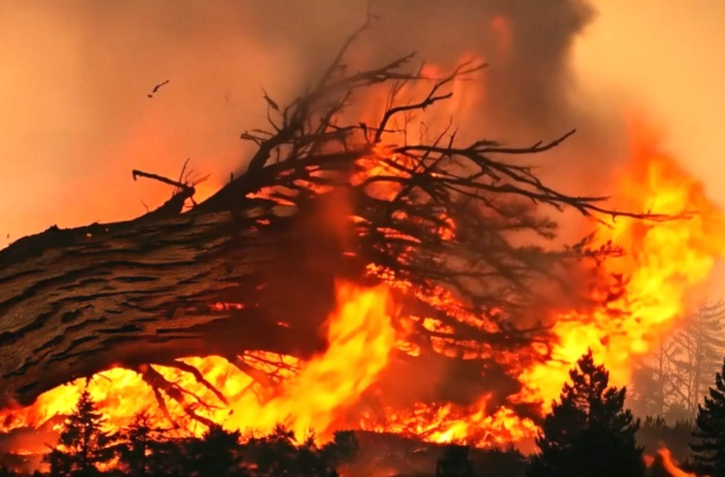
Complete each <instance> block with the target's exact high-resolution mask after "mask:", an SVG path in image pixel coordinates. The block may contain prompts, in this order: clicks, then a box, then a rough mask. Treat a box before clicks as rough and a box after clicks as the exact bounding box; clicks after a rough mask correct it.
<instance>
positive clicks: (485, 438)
mask: <svg viewBox="0 0 725 477" xmlns="http://www.w3.org/2000/svg"><path fill="white" fill-rule="evenodd" d="M488 400H489V396H484V397H483V398H482V399H481V400H479V402H478V403H476V404H475V406H473V409H471V408H465V407H461V406H454V405H452V404H444V405H425V404H423V403H416V405H415V406H414V408H413V409H412V410H409V411H405V412H400V411H396V410H394V409H388V410H387V411H386V422H384V423H380V422H377V421H376V420H375V419H374V418H371V417H368V416H366V417H365V418H364V419H363V421H362V422H361V427H362V428H363V429H366V430H371V431H376V432H392V433H396V434H402V435H409V436H413V437H418V438H423V439H425V440H428V441H431V442H437V443H456V442H464V443H466V444H468V445H473V446H476V447H487V448H490V447H500V446H503V445H506V444H509V443H512V442H519V441H521V440H523V439H526V438H529V437H531V436H533V435H535V434H536V432H537V431H538V427H537V426H536V424H535V423H534V422H533V421H532V420H531V419H528V418H523V419H522V418H520V417H519V416H517V415H516V413H515V412H514V411H513V410H512V409H509V408H507V407H501V408H499V409H498V410H496V412H494V413H490V412H488V410H487V403H488Z"/></svg>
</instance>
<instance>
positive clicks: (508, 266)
mask: <svg viewBox="0 0 725 477" xmlns="http://www.w3.org/2000/svg"><path fill="white" fill-rule="evenodd" d="M365 28H367V25H366V26H365V27H363V28H362V29H361V30H359V31H358V32H356V33H355V34H354V35H353V36H352V37H351V38H350V39H349V41H348V42H346V43H345V45H344V46H343V48H342V49H341V50H340V52H339V54H338V55H337V57H336V58H335V59H334V61H333V62H332V64H331V66H330V67H329V68H328V70H327V71H326V72H325V73H324V74H323V75H322V77H321V78H320V80H319V81H318V82H317V84H315V85H314V86H313V87H311V88H310V89H309V90H308V91H307V92H306V93H305V94H304V95H302V96H300V97H299V98H298V99H297V100H296V101H294V102H292V103H291V104H290V105H289V106H287V107H286V108H280V107H279V106H278V104H277V103H276V102H274V100H272V99H271V98H269V96H267V95H266V93H265V98H266V100H267V102H268V104H269V114H268V118H269V124H268V126H267V129H255V130H252V131H249V132H245V133H244V134H243V135H242V138H243V139H245V140H247V141H252V142H254V143H255V144H256V145H257V146H258V149H257V152H256V153H255V154H254V155H253V156H252V157H251V159H250V160H249V162H248V168H247V170H246V172H245V173H244V174H242V175H240V176H238V177H236V178H233V180H231V181H230V183H228V184H227V185H226V186H225V187H223V188H222V189H221V190H219V191H218V192H217V193H216V194H214V195H213V196H211V197H210V198H208V199H207V200H206V201H204V202H202V203H200V204H198V205H196V206H194V207H192V208H191V209H190V210H188V211H185V212H184V211H183V207H182V205H183V204H184V202H186V201H187V199H190V198H192V197H193V194H194V188H193V185H192V184H188V183H186V182H184V181H183V180H180V181H173V180H169V179H165V178H161V177H160V176H156V175H154V174H152V173H147V172H142V171H134V178H136V177H141V178H147V179H157V180H162V181H163V182H166V183H168V184H170V185H174V186H175V187H176V192H175V193H174V195H173V197H172V198H171V199H170V200H169V201H168V202H167V203H166V204H164V205H162V206H161V207H159V208H158V209H157V210H155V211H151V212H149V213H148V214H146V215H143V216H141V217H138V218H137V219H134V220H129V221H125V222H117V223H108V224H97V223H96V224H91V225H88V226H85V227H79V228H73V229H65V230H61V229H58V228H57V227H51V228H50V229H48V230H46V231H45V232H43V233H40V234H38V235H34V236H29V237H25V238H23V239H20V240H18V241H17V242H15V243H14V244H12V245H11V246H9V247H8V248H6V249H5V250H2V251H0V390H1V391H0V392H1V393H2V399H0V404H8V403H9V402H13V401H19V402H21V403H28V402H30V401H32V400H33V399H34V398H35V397H36V396H38V395H39V394H40V393H41V392H43V391H45V390H47V389H50V388H52V387H54V386H56V385H58V384H60V383H62V382H65V381H68V380H70V379H73V378H76V377H80V376H87V375H90V374H92V373H95V372H98V371H101V370H103V369H107V368H109V367H111V366H117V365H121V366H126V367H129V368H132V369H137V370H138V371H139V372H141V373H142V374H143V375H144V377H145V378H146V381H147V382H148V383H149V384H151V385H152V386H154V387H156V388H157V389H159V388H163V389H165V390H166V392H167V394H168V395H169V396H171V397H172V398H174V397H175V396H181V395H182V394H183V392H182V391H180V390H176V389H175V388H174V385H173V383H168V382H165V381H164V380H163V379H160V378H159V375H158V373H155V372H154V371H153V368H150V367H148V366H147V365H148V364H164V365H171V366H177V367H179V368H180V369H182V370H184V371H186V372H191V373H195V370H194V369H190V367H189V366H188V365H184V364H183V363H180V362H179V361H177V359H178V358H180V357H183V356H191V355H197V356H204V355H219V356H224V357H226V358H228V359H229V360H230V361H231V362H232V363H235V364H236V365H237V366H239V367H240V369H242V370H243V371H244V372H246V373H248V374H249V375H250V376H252V377H253V378H255V379H256V380H258V381H259V382H260V383H263V384H270V383H271V382H272V381H273V379H272V378H270V377H268V376H266V374H265V373H263V372H261V371H259V370H258V369H256V368H255V367H254V366H253V365H251V364H249V361H248V360H247V359H246V358H245V356H246V354H245V352H247V351H253V350H264V351H268V352H273V353H280V354H287V355H294V356H297V357H299V358H303V359H304V358H307V357H309V356H311V355H312V354H313V353H315V352H317V351H319V350H322V349H324V347H325V342H324V340H323V339H322V338H320V336H319V332H318V330H319V325H320V324H321V323H322V320H323V319H324V318H325V316H326V315H327V314H328V312H329V310H330V309H331V308H332V305H333V299H334V280H335V279H336V277H352V278H354V279H356V280H358V281H360V280H363V279H369V280H380V279H381V276H382V275H385V276H391V274H392V275H394V276H395V277H396V278H397V279H398V280H399V281H402V282H406V283H409V284H410V288H409V289H407V290H399V291H400V293H401V295H406V296H407V297H409V299H408V300H407V302H408V303H409V304H410V306H414V307H418V310H419V311H420V313H419V314H421V313H425V314H426V316H435V317H437V318H438V319H440V320H441V322H442V323H443V324H445V325H447V326H448V327H449V330H448V331H446V332H445V333H444V332H441V331H431V330H428V329H426V328H424V327H423V326H422V324H419V329H418V330H417V335H416V336H415V337H413V338H411V339H415V340H416V341H417V343H418V344H419V345H420V346H421V347H422V348H423V349H424V351H426V352H427V353H428V354H434V353H433V352H432V346H433V345H432V343H433V342H434V341H435V340H436V339H438V340H440V339H446V340H449V341H450V342H451V346H452V347H457V346H459V347H465V346H467V343H468V346H470V344H471V343H475V347H477V348H479V353H480V352H481V351H480V350H481V349H488V350H490V351H491V355H490V356H488V357H484V358H485V359H488V360H489V361H490V363H494V364H495V362H496V360H495V358H494V357H493V351H495V350H496V349H500V348H505V349H512V348H515V347H517V346H520V345H525V344H527V343H528V340H529V339H531V337H530V334H529V333H527V332H525V331H522V330H517V329H516V327H515V326H514V325H513V324H512V323H510V322H507V321H505V320H504V319H502V318H496V316H495V315H493V314H491V313H488V312H489V311H490V310H492V309H496V308H505V307H507V306H511V305H516V304H520V303H521V302H522V300H523V299H524V297H525V294H526V290H527V284H528V283H529V280H531V279H532V278H533V277H536V276H542V275H546V274H547V273H549V272H550V270H551V269H552V267H553V265H554V264H556V263H560V262H561V261H562V260H564V259H566V258H576V257H581V256H583V255H587V254H591V255H596V254H606V253H610V252H611V250H609V249H605V250H588V249H587V247H586V246H580V247H574V248H571V249H567V250H563V251H559V252H547V251H544V250H543V249H541V248H538V247H534V246H520V245H515V244H514V243H513V242H512V241H511V240H509V238H508V236H509V234H511V233H516V232H521V231H530V232H533V233H535V234H537V235H538V236H540V237H543V238H551V237H553V235H554V232H555V223H554V222H553V221H551V220H549V219H548V218H546V217H544V216H542V215H540V208H539V207H538V206H539V205H542V204H543V205H548V206H553V207H554V208H557V209H565V208H570V209H575V210H577V211H579V212H580V213H581V214H584V215H586V216H591V217H593V218H598V217H603V216H617V215H626V216H630V217H640V218H644V217H648V218H650V219H659V218H662V217H657V216H651V215H650V216H646V215H643V214H630V213H621V212H617V211H614V210H610V209H608V208H606V207H605V206H604V205H602V201H603V200H604V198H603V197H578V196H569V195H566V194H564V193H561V192H558V191H556V190H554V189H552V188H550V187H548V186H547V185H546V184H544V183H542V182H541V181H540V180H539V179H538V178H537V177H536V176H535V175H534V174H533V173H532V171H531V169H530V168H529V167H528V166H526V165H523V164H522V163H520V160H521V159H522V158H523V157H526V156H528V155H531V154H536V153H539V152H542V151H546V150H549V149H551V148H553V147H555V146H557V145H558V144H560V143H561V142H562V141H563V140H565V139H566V138H567V137H568V136H569V135H571V134H572V132H570V133H567V134H565V135H563V136H562V137H560V138H557V139H556V140H554V141H551V142H549V143H537V144H534V145H532V146H530V147H525V148H511V147H504V146H502V145H500V144H497V143H495V142H492V141H475V142H472V143H469V144H462V143H461V142H460V141H459V140H458V139H457V138H456V133H455V131H454V130H452V129H450V128H449V130H446V131H442V132H441V134H439V135H438V136H435V137H432V138H430V137H419V138H418V139H417V140H413V138H411V137H410V135H408V134H407V133H406V132H405V131H404V130H401V128H400V127H397V126H396V125H395V124H396V122H397V120H398V119H402V118H405V117H407V116H406V115H408V114H410V113H411V112H415V111H422V110H425V109H426V108H428V107H431V106H434V105H435V104H436V103H439V102H441V101H445V100H446V99H448V98H450V97H451V93H450V92H448V91H447V89H446V88H447V87H449V86H450V85H451V83H452V82H453V81H454V80H456V79H458V78H464V77H470V76H472V75H474V74H476V73H478V72H479V71H480V70H481V69H482V68H483V67H484V65H483V64H477V63H465V64H462V65H460V66H459V67H458V68H456V69H455V70H454V71H453V72H452V73H451V74H450V75H449V76H447V77H443V78H429V77H425V76H424V75H422V74H420V73H418V72H416V70H415V69H414V68H413V67H412V66H413V65H412V61H413V59H414V57H413V56H412V55H411V56H406V57H404V58H400V59H398V60H395V61H393V62H391V63H389V64H386V65H383V66H381V67H378V68H374V69H367V70H362V71H359V72H356V73H349V72H348V71H349V70H350V68H349V67H346V66H347V65H345V63H344V61H345V57H346V53H347V50H348V49H349V47H350V46H351V45H352V44H353V42H354V41H355V40H356V39H357V37H358V36H359V35H360V34H361V32H362V31H363V30H364V29H365ZM419 82H428V83H430V91H429V94H428V95H427V96H426V97H423V98H419V99H418V100H413V101H407V102H406V101H405V99H407V98H402V97H401V89H402V87H403V85H405V84H408V83H419ZM380 84H389V85H390V91H391V94H390V96H389V98H388V99H389V102H388V107H387V109H386V110H385V112H384V114H383V115H382V117H381V118H380V120H379V122H378V123H377V124H363V123H360V122H359V121H358V120H355V119H348V118H346V114H345V111H346V108H347V107H348V106H349V105H350V104H352V102H354V101H355V100H356V98H359V96H360V95H364V94H367V93H368V92H369V91H370V89H371V87H373V86H375V85H380ZM401 138H403V139H404V141H401ZM401 142H402V143H401ZM370 264H374V265H375V267H374V269H373V268H371V266H370ZM441 286H442V287H444V288H445V289H447V290H452V291H453V292H455V293H456V294H457V295H458V296H460V297H462V298H463V299H464V303H465V305H463V306H461V307H460V309H459V310H457V311H455V312H452V311H451V309H445V308H444V307H440V306H437V304H436V303H435V301H434V300H430V299H428V300H421V297H431V296H436V294H437V293H438V291H439V290H440V287H441ZM421 310H423V311H421ZM405 359H414V358H412V357H410V356H406V357H405ZM439 359H455V358H446V357H444V356H439ZM197 379H203V377H201V376H197ZM169 390H172V391H173V392H169Z"/></svg>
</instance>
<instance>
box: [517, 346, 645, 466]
mask: <svg viewBox="0 0 725 477" xmlns="http://www.w3.org/2000/svg"><path fill="white" fill-rule="evenodd" d="M569 376H570V380H571V382H570V383H566V384H565V385H564V388H563V390H562V393H561V396H560V402H558V403H557V402H555V403H554V404H553V409H552V412H551V413H550V414H549V415H548V416H546V418H545V420H544V424H543V433H542V434H541V435H540V436H539V437H538V438H537V440H536V444H537V445H538V446H539V449H540V453H539V454H538V455H536V456H534V457H533V458H532V462H531V469H530V471H529V477H580V476H582V475H586V476H587V477H599V476H601V477H611V476H617V477H641V476H643V475H644V471H645V466H644V460H643V458H642V452H643V449H642V448H641V447H638V446H637V444H636V442H635V433H636V432H637V429H639V420H635V419H634V417H633V416H632V413H631V411H629V410H628V409H627V410H625V409H624V400H625V397H626V388H621V389H617V388H615V387H609V372H608V371H607V370H606V369H605V368H604V367H603V366H597V365H596V364H595V363H594V359H593V357H592V352H591V350H590V351H589V352H588V353H587V354H586V355H584V356H583V357H582V358H581V359H580V360H579V361H578V363H577V368H574V369H572V370H571V371H570V372H569Z"/></svg>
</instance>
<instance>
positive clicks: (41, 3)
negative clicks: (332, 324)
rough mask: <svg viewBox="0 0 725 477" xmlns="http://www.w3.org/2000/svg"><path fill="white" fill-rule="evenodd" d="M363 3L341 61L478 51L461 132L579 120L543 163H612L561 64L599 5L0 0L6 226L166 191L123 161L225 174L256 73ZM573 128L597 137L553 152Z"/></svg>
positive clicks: (123, 207) (257, 95) (595, 169)
mask: <svg viewBox="0 0 725 477" xmlns="http://www.w3.org/2000/svg"><path fill="white" fill-rule="evenodd" d="M369 6H370V9H371V11H372V12H373V13H374V14H375V15H376V16H377V18H378V19H377V20H376V21H375V22H374V24H373V28H372V29H371V30H369V31H368V32H367V33H366V34H365V35H364V36H363V38H361V40H360V43H359V44H358V45H357V46H356V47H355V48H354V53H353V54H352V55H351V56H352V57H353V60H354V65H352V67H356V68H361V67H365V66H374V65H379V64H380V63H382V62H385V61H389V60H390V59H393V58H396V57H399V56H401V55H405V54H408V53H410V52H413V51H415V52H417V53H418V56H417V58H416V60H417V61H425V62H427V63H433V64H436V65H438V66H440V67H441V68H452V67H453V66H454V65H455V64H456V63H457V62H459V61H460V60H461V58H464V57H465V56H466V55H468V56H470V55H475V56H477V57H479V58H483V60H484V61H486V62H487V63H488V67H487V69H486V70H485V71H483V72H482V74H481V76H480V77H479V78H477V79H476V81H478V84H477V85H476V86H475V87H476V88H478V89H481V90H483V91H484V94H483V96H484V98H483V100H482V101H479V102H478V103H477V104H475V105H469V106H468V109H469V111H468V114H467V116H466V124H465V125H464V126H465V127H464V129H466V131H468V133H469V137H470V138H474V137H475V138H477V139H480V138H486V139H497V140H501V141H504V142H506V143H507V144H517V145H528V144H531V143H534V142H536V141H538V140H548V139H553V138H555V137H556V136H558V135H559V134H563V133H564V132H566V131H568V130H570V129H573V128H578V129H579V133H578V134H577V137H575V138H574V139H573V140H571V141H569V144H568V145H566V146H565V147H563V148H561V149H560V151H559V153H558V154H557V155H556V156H554V155H552V154H549V155H547V157H546V158H542V159H541V165H543V166H545V168H546V171H545V172H543V173H544V174H546V175H547V176H551V178H552V180H554V185H556V186H559V185H562V186H566V187H569V186H572V187H573V188H574V189H576V186H577V184H578V183H579V182H581V181H576V180H571V175H572V174H573V173H574V172H576V171H579V172H580V173H581V174H584V175H586V174H589V175H590V176H591V177H594V176H595V175H596V176H601V175H602V171H606V170H608V169H609V165H608V164H607V163H606V162H604V163H602V161H595V160H593V159H592V157H594V156H598V157H599V158H601V157H603V155H604V154H603V152H602V151H603V150H609V149H611V148H612V144H616V141H615V140H613V139H612V138H614V137H616V135H617V133H616V131H614V129H616V128H612V127H611V124H605V122H603V121H601V120H600V119H601V118H600V117H599V115H598V114H597V111H596V109H592V108H589V109H587V108H582V107H580V105H579V104H577V102H576V94H575V85H574V81H573V79H572V77H571V68H570V65H569V62H570V56H571V55H570V50H571V48H572V45H573V44H574V42H575V40H576V38H577V36H578V35H580V34H581V33H582V32H584V31H586V29H587V28H588V25H590V23H591V22H592V21H593V20H595V19H596V11H595V10H594V9H592V8H591V7H590V6H588V5H587V4H586V3H583V2H580V1H575V0H549V1H546V2H543V1H535V0H488V1H482V0H478V1H474V0H457V1H446V0H395V1H381V0H378V1H373V2H372V3H370V2H368V1H367V0H347V1H344V2H341V1H337V0H311V1H301V0H287V1H280V2H258V1H251V0H217V1H214V2H202V1H198V0H157V1H146V0H124V1H117V0H109V1H104V2H95V1H89V0H37V1H34V2H25V1H21V0H7V1H4V2H2V4H0V41H2V44H3V45H5V46H4V48H3V49H2V50H0V63H1V64H5V65H7V68H4V69H3V72H2V73H0V83H1V85H2V88H1V89H0V100H2V102H3V104H4V105H5V106H4V111H3V113H1V114H2V115H0V123H1V124H0V125H2V127H3V128H4V130H5V131H6V133H7V134H5V135H4V137H2V138H0V152H1V153H2V156H3V159H2V163H0V174H2V175H3V176H6V177H10V176H17V177H23V178H24V181H22V182H21V181H12V182H10V183H9V184H8V185H7V186H6V188H5V189H4V190H3V191H2V193H1V194H2V195H1V196H0V199H2V202H5V203H7V202H8V200H9V198H11V197H20V196H22V197H24V199H23V201H22V202H21V204H18V205H17V206H16V207H13V208H0V222H1V223H3V224H5V226H6V227H7V230H8V233H10V234H11V235H13V237H11V238H10V240H12V239H13V238H17V235H20V234H26V233H30V232H37V231H39V230H42V229H43V228H45V227H47V226H49V225H52V224H58V225H59V226H73V225H81V224H83V223H87V222H90V221H96V220H97V221H111V220H119V219H122V218H129V217H133V216H135V215H138V214H140V213H143V211H144V209H143V207H144V205H143V204H147V205H149V206H153V205H157V204H158V203H159V202H160V201H162V200H164V199H165V198H166V197H167V194H168V192H169V191H167V190H166V189H164V188H163V187H160V186H159V185H158V184H146V183H133V182H132V181H131V180H130V171H131V170H132V169H133V168H139V169H144V170H150V171H153V172H156V173H161V174H167V175H174V174H176V173H178V171H179V169H180V167H181V165H182V164H183V161H184V160H185V159H186V158H191V165H192V167H193V168H194V169H195V170H197V171H198V172H199V175H206V174H211V178H210V181H209V182H207V184H206V185H205V186H204V187H206V188H208V189H210V191H211V190H212V189H214V188H216V187H219V186H221V185H222V184H223V182H224V180H226V179H227V178H228V177H229V173H230V172H238V171H240V170H242V169H243V168H244V164H245V158H246V157H248V156H249V154H250V153H251V149H250V146H249V145H245V144H243V143H242V142H241V141H240V140H239V134H240V133H241V132H242V131H243V130H245V129H252V128H255V127H260V126H263V125H264V124H265V123H264V122H265V103H264V101H263V100H262V88H264V89H265V90H266V91H268V92H269V93H270V95H272V96H273V97H275V99H277V100H278V101H279V102H282V103H284V102H286V101H289V100H291V99H292V98H294V97H295V96H296V95H297V94H299V93H300V92H301V91H303V89H304V88H305V87H307V86H308V85H310V84H311V82H313V81H315V79H316V78H317V77H318V76H319V74H320V72H321V71H322V69H323V68H324V67H326V66H327V65H328V64H329V62H330V59H331V58H332V57H333V55H334V53H335V52H336V51H337V49H338V48H339V47H340V45H341V44H342V42H343V41H344V40H345V39H346V38H347V36H348V35H349V34H350V33H351V32H352V31H353V30H354V29H356V28H357V27H358V26H359V25H360V24H361V23H362V22H363V21H364V20H365V18H366V12H367V11H368V7H369ZM165 80H169V84H167V85H165V86H164V87H163V88H161V89H160V90H159V92H158V93H157V94H156V95H155V96H154V97H153V98H148V97H147V94H148V93H149V92H150V91H151V89H152V88H153V87H154V85H156V84H159V83H160V82H162V81H165ZM592 144H594V145H595V146H596V147H589V146H591V145H592ZM584 146H587V147H589V149H590V150H595V151H597V153H596V154H591V153H588V154H587V160H586V161H583V162H582V161H581V160H575V161H570V162H567V161H566V160H564V159H566V158H571V157H576V156H578V155H581V154H580V152H581V151H583V150H584V149H585V147H584ZM585 166H586V167H585ZM563 169H566V171H567V173H566V174H565V175H563V176H562V175H561V174H558V173H557V171H561V170H563ZM200 192H205V190H204V189H203V187H202V188H200ZM206 192H209V191H206ZM49 198H52V199H53V200H52V203H54V204H60V205H62V207H60V210H59V208H54V207H51V206H50V202H49ZM0 232H2V231H0ZM2 235H3V238H4V235H5V234H2Z"/></svg>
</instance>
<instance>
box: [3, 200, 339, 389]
mask: <svg viewBox="0 0 725 477" xmlns="http://www.w3.org/2000/svg"><path fill="white" fill-rule="evenodd" d="M250 205H254V204H253V203H252V204H250ZM240 209H241V210H240V211H238V212H237V213H234V214H233V213H231V212H212V213H196V212H193V211H192V212H190V213H186V214H181V215H178V216H175V217H170V218H164V219H159V220H146V219H145V218H144V217H142V218H140V219H137V220H133V221H128V222H123V223H116V224H106V225H103V224H94V225H91V226H88V227H81V228H77V229H70V230H58V229H55V228H54V229H50V230H48V231H46V232H44V233H42V234H39V235H37V236H33V237H28V238H26V239H23V240H20V241H18V242H17V243H15V244H14V245H13V246H11V247H9V248H8V249H6V250H4V251H3V252H2V253H0V262H1V263H2V266H1V267H0V290H1V291H0V317H2V321H1V323H2V327H1V328H0V380H1V381H0V382H2V389H3V393H4V395H5V396H4V398H5V403H7V399H8V398H13V399H18V400H20V401H21V402H24V403H27V402H29V401H30V400H32V399H33V398H34V397H35V396H37V395H38V394H39V393H40V392H42V391H44V390H47V389H49V388H52V387H54V386H57V385H58V384H61V383H63V382H65V381H67V380H69V379H72V378H75V377H79V376H85V375H89V374H92V373H94V372H97V371H99V370H102V369H105V368H108V367H110V366H112V365H126V366H134V365H137V364H141V363H147V362H154V361H156V360H164V359H169V358H176V357H179V356H180V355H182V356H183V355H209V354H216V355H222V356H224V355H228V356H234V355H236V354H237V353H240V352H242V351H244V350H248V349H264V350H268V351H274V352H279V353H285V354H290V355H301V356H303V357H304V356H309V355H310V354H311V353H312V352H314V351H315V350H318V349H319V348H320V347H321V346H323V345H324V343H322V344H321V343H320V341H321V340H320V339H318V338H317V335H316V329H317V327H316V326H315V324H319V323H320V322H321V321H322V320H323V319H324V317H325V315H326V313H325V310H329V309H330V307H331V303H332V302H331V298H332V290H333V282H332V280H333V279H334V276H335V274H336V271H335V270H334V269H332V268H327V269H325V270H320V269H319V268H318V269H317V270H315V269H313V268H311V267H309V266H307V265H305V263H304V260H303V258H304V256H305V255H309V256H315V257H317V259H319V260H324V255H323V254H321V253H320V250H319V248H318V247H319V245H320V242H321V239H320V237H319V234H318V232H317V231H315V230H309V231H308V232H309V233H308V234H307V236H304V235H303V233H302V232H301V231H300V230H299V229H298V230H296V231H295V232H293V233H292V234H291V235H290V228H291V225H292V222H293V221H292V216H293V215H294V214H295V213H296V212H297V211H295V210H290V209H291V208H289V207H287V208H285V207H279V206H276V207H259V206H256V205H254V206H253V207H251V208H249V209H247V210H244V207H240ZM285 214H287V216H285ZM290 214H291V215H290ZM270 219H271V220H270ZM260 220H265V221H266V220H270V223H269V224H268V225H259V224H258V222H259V221H260ZM290 238H294V242H295V246H294V249H291V248H289V247H288V246H289V245H290V244H289V239H290ZM331 245H332V244H330V243H329V241H328V243H326V244H325V246H326V248H327V250H328V251H329V253H336V254H337V253H339V250H337V251H336V250H335V247H334V245H333V246H332V247H331ZM313 249H316V250H313ZM285 250H289V252H290V253H285ZM338 256H339V255H338ZM295 257H297V258H295ZM273 263H274V264H277V265H273ZM280 263H284V266H285V267H286V268H288V273H289V274H292V275H294V276H295V279H297V280H300V281H301V283H307V284H311V283H314V286H315V287H316V290H317V293H316V294H315V295H314V296H312V297H310V296H309V295H308V297H307V300H306V302H305V303H304V306H301V305H302V304H301V303H299V299H297V300H296V301H297V303H292V301H295V300H294V298H293V297H292V296H291V295H290V294H285V293H284V290H281V289H280V286H275V283H277V282H279V280H278V279H277V278H275V277H274V276H273V275H274V274H275V273H276V272H277V270H278V264H280ZM338 272H341V270H338ZM263 285H267V286H263ZM310 298H312V299H310ZM236 304H239V305H238V306H239V309H237V307H236V306H237V305H236ZM289 310H295V316H290V315H286V314H285V313H286V311H289ZM302 315H307V316H302ZM230 323H233V326H230ZM278 323H279V324H278Z"/></svg>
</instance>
